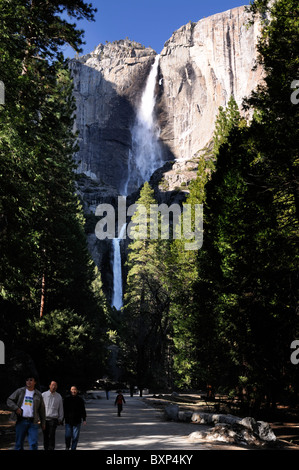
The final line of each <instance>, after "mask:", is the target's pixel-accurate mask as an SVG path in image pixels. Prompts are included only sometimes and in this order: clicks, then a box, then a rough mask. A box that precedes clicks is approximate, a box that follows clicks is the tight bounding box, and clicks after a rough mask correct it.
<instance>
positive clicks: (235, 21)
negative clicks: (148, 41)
mask: <svg viewBox="0 0 299 470" xmlns="http://www.w3.org/2000/svg"><path fill="white" fill-rule="evenodd" d="M248 21H249V16H248V14H247V13H246V11H245V7H238V8H234V9H233V10H228V11H226V12H224V13H219V14H217V15H213V16H211V17H209V18H204V19H202V20H200V21H199V22H198V23H191V22H190V23H188V24H187V25H185V26H182V27H181V28H180V29H179V30H177V31H176V32H175V33H174V34H173V36H172V37H171V38H170V39H169V40H168V41H167V42H166V43H165V46H164V49H163V50H162V52H161V59H160V83H162V88H163V90H162V93H161V95H160V109H161V111H160V125H161V139H162V140H163V142H164V143H165V144H166V145H167V146H168V147H169V149H170V150H171V152H172V153H173V154H174V156H175V157H176V158H177V159H178V158H182V159H187V158H191V157H192V156H193V155H195V153H196V152H197V151H198V150H200V149H202V148H203V146H205V145H206V144H207V143H208V142H209V140H210V139H211V137H212V135H213V131H214V123H215V119H216V116H217V114H218V108H219V106H223V107H225V106H226V105H227V103H228V100H229V98H230V97H231V95H233V96H234V97H235V100H236V101H237V103H238V104H239V105H241V104H242V100H243V98H244V97H246V96H248V95H249V94H250V92H251V91H252V90H253V89H254V88H255V87H256V85H257V83H258V82H259V81H260V80H261V78H262V72H261V69H257V70H256V71H253V70H252V69H253V67H254V65H255V62H256V57H257V51H256V44H257V37H258V34H259V28H260V27H259V24H258V23H255V24H254V25H253V26H252V27H249V28H248V27H247V26H246V24H247V23H248Z"/></svg>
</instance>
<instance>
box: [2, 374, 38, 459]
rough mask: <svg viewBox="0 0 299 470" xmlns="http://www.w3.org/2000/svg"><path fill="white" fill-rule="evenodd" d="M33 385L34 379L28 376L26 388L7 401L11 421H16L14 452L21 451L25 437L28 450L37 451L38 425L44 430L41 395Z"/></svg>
mask: <svg viewBox="0 0 299 470" xmlns="http://www.w3.org/2000/svg"><path fill="white" fill-rule="evenodd" d="M35 385H36V379H35V377H32V376H30V377H28V378H27V379H26V386H25V387H21V388H18V389H17V390H16V391H15V392H13V393H12V394H11V395H10V396H9V397H8V399H7V406H8V408H9V409H10V410H12V411H13V414H12V419H13V420H14V421H16V445H15V450H23V448H24V441H25V437H26V435H27V436H28V442H29V447H30V450H37V447H38V423H39V422H40V423H41V426H42V429H43V430H44V429H45V424H46V413H45V405H44V401H43V397H42V394H41V392H40V391H39V390H37V389H36V388H35Z"/></svg>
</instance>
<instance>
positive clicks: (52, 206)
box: [0, 0, 103, 359]
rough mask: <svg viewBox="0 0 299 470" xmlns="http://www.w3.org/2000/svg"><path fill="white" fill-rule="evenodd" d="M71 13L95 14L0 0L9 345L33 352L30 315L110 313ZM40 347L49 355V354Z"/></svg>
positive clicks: (0, 138)
mask: <svg viewBox="0 0 299 470" xmlns="http://www.w3.org/2000/svg"><path fill="white" fill-rule="evenodd" d="M64 12H67V13H68V14H69V17H70V18H77V19H80V18H86V19H88V20H93V15H94V9H93V8H92V6H91V4H86V3H85V2H83V1H66V2H44V1H40V0H31V1H27V0H13V1H8V0H1V1H0V77H1V80H2V81H3V83H4V85H5V105H4V106H0V230H1V238H0V250H1V259H2V263H1V267H0V294H1V298H0V303H1V315H2V320H3V321H2V320H1V323H3V324H4V325H5V333H4V334H6V335H7V341H8V340H9V342H10V345H12V346H15V347H18V348H24V347H26V348H27V349H28V351H29V352H32V351H33V349H32V344H31V343H30V342H27V341H26V338H24V337H23V336H22V334H21V332H22V331H27V330H28V336H29V337H30V333H29V329H30V328H32V326H30V325H32V322H31V323H30V325H29V323H28V319H29V318H36V319H38V317H39V315H40V316H41V317H44V316H45V315H50V312H51V311H54V310H55V311H57V309H59V310H63V311H64V312H65V311H69V312H70V316H72V315H73V317H74V319H75V318H77V319H79V318H80V319H82V318H84V317H85V318H87V317H88V318H89V321H90V322H91V324H92V325H93V328H95V330H96V329H97V328H98V327H97V322H98V321H99V320H100V318H98V319H96V312H98V314H99V316H100V317H101V315H102V313H103V308H102V307H101V306H100V304H99V299H98V296H97V295H95V293H94V291H93V285H94V284H93V283H94V281H95V279H96V275H95V272H94V267H93V265H92V262H91V260H90V256H89V255H88V252H87V245H86V240H85V235H84V218H83V214H82V208H81V206H80V203H79V200H78V198H77V196H76V194H75V191H76V186H75V173H74V163H73V153H74V150H75V148H76V145H75V139H76V136H75V135H74V134H73V131H72V129H73V120H74V110H75V103H74V99H73V97H72V82H71V78H70V73H69V70H68V67H67V63H66V62H65V61H64V59H63V55H62V54H61V52H60V50H61V46H63V45H64V44H70V45H71V46H73V47H74V48H75V49H76V50H78V51H79V50H80V47H81V45H82V43H83V42H82V35H83V32H82V31H81V30H78V29H77V28H76V25H75V24H71V23H69V22H68V21H66V20H64V19H62V13H64ZM8 312H9V313H10V315H8ZM72 312H73V313H72ZM51 317H52V316H51ZM57 318H58V317H57ZM80 321H81V320H80ZM13 325H14V327H13ZM33 328H35V327H33ZM40 331H41V330H40ZM32 338H33V336H32ZM3 339H6V338H3ZM35 340H37V338H35ZM95 340H96V338H95ZM90 344H91V343H90ZM78 348H80V345H79V344H78ZM34 354H36V355H39V357H40V358H44V359H46V351H43V353H41V351H39V352H38V351H35V353H34ZM33 359H35V357H33ZM60 359H62V358H60Z"/></svg>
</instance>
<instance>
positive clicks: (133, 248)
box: [122, 183, 171, 388]
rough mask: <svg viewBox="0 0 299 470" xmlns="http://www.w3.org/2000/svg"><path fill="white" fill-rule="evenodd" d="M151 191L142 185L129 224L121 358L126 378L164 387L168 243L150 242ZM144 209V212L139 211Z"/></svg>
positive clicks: (167, 316)
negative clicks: (132, 233)
mask: <svg viewBox="0 0 299 470" xmlns="http://www.w3.org/2000/svg"><path fill="white" fill-rule="evenodd" d="M151 204H156V201H155V198H154V191H153V190H152V189H151V187H150V185H149V184H148V183H145V184H144V186H143V188H142V190H141V192H140V198H139V199H138V201H137V210H136V212H135V214H134V215H133V217H132V222H133V223H135V224H137V227H136V239H135V240H133V241H132V242H131V243H130V245H129V254H128V277H127V288H126V293H125V298H124V301H125V305H124V311H123V329H122V338H123V341H124V343H123V355H124V364H125V366H126V367H127V370H128V372H129V376H130V377H131V378H132V377H134V380H135V381H136V383H137V384H138V385H139V386H140V387H141V388H143V387H144V386H149V385H150V386H153V387H154V386H156V387H159V386H160V387H165V386H167V376H166V369H167V356H166V351H167V347H168V334H169V333H170V332H171V331H170V324H169V293H168V290H167V266H166V260H167V257H168V250H169V241H168V240H155V239H154V240H152V239H150V232H149V230H150V222H151V220H150V210H149V209H150V205H151ZM143 209H145V211H144V210H143Z"/></svg>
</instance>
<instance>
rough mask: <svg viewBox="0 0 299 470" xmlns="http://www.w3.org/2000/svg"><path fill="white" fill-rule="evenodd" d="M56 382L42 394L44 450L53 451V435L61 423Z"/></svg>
mask: <svg viewBox="0 0 299 470" xmlns="http://www.w3.org/2000/svg"><path fill="white" fill-rule="evenodd" d="M56 390H57V382H55V381H54V380H52V382H51V383H50V385H49V390H48V391H47V392H44V393H43V394H42V395H43V400H44V403H45V409H46V428H45V430H44V431H43V433H44V449H45V450H54V449H55V433H56V428H57V426H58V424H62V423H63V402H62V397H61V395H60V394H59V393H57V391H56Z"/></svg>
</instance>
